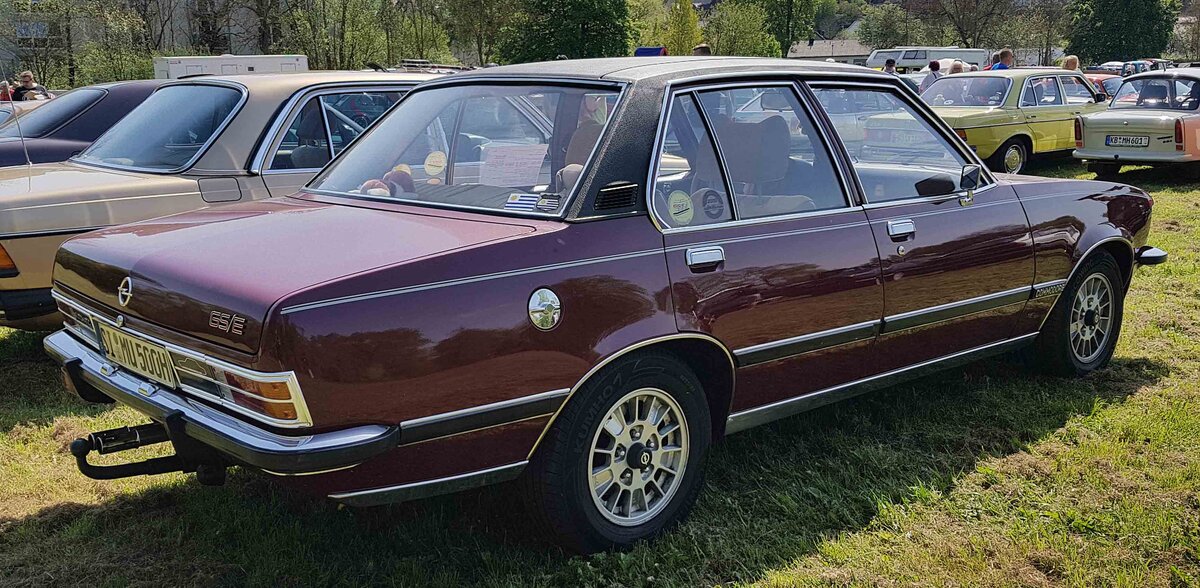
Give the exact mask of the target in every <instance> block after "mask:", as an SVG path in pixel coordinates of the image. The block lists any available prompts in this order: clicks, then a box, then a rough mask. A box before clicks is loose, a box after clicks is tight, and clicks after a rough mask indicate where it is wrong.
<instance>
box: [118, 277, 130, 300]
mask: <svg viewBox="0 0 1200 588" xmlns="http://www.w3.org/2000/svg"><path fill="white" fill-rule="evenodd" d="M132 299H133V280H132V279H130V278H129V277H126V278H125V279H124V280H121V285H120V286H117V304H120V305H121V306H128V305H129V301H130V300H132Z"/></svg>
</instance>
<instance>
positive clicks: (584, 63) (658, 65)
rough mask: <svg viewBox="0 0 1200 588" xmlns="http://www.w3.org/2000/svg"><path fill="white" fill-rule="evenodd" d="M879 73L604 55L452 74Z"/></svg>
mask: <svg viewBox="0 0 1200 588" xmlns="http://www.w3.org/2000/svg"><path fill="white" fill-rule="evenodd" d="M756 71H761V72H767V71H776V72H795V73H813V74H822V73H854V74H864V75H887V74H881V73H880V72H877V71H875V70H871V69H868V68H865V67H862V66H857V65H848V64H844V63H829V62H825V61H807V60H798V59H773V58H765V57H694V56H682V57H605V58H597V59H564V60H558V61H540V62H535V63H522V64H518V65H505V66H500V67H491V68H486V69H477V70H473V71H470V72H464V73H460V74H455V76H454V78H455V79H461V78H470V77H510V76H511V77H553V78H571V79H583V80H609V81H625V82H636V81H641V80H646V79H650V78H665V79H677V78H691V77H699V76H705V75H715V74H722V73H729V74H732V73H751V72H756Z"/></svg>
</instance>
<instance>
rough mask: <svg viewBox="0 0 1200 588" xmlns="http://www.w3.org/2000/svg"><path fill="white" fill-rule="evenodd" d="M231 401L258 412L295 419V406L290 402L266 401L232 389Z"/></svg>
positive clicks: (285, 419)
mask: <svg viewBox="0 0 1200 588" xmlns="http://www.w3.org/2000/svg"><path fill="white" fill-rule="evenodd" d="M233 401H234V402H235V403H237V404H238V405H239V406H244V407H246V408H249V409H250V410H253V411H254V412H257V413H259V414H264V415H267V416H269V417H271V418H275V419H280V420H284V421H294V420H296V406H295V405H293V404H292V403H290V402H267V401H265V400H260V399H258V398H252V397H250V396H246V395H245V394H241V393H239V392H238V391H237V390H234V391H233Z"/></svg>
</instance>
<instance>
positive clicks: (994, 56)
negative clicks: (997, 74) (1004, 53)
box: [983, 51, 1000, 71]
mask: <svg viewBox="0 0 1200 588" xmlns="http://www.w3.org/2000/svg"><path fill="white" fill-rule="evenodd" d="M997 63H1000V52H999V51H997V52H995V53H992V58H991V59H990V60H988V64H987V67H985V68H983V71H990V70H992V69H995V67H996V64H997Z"/></svg>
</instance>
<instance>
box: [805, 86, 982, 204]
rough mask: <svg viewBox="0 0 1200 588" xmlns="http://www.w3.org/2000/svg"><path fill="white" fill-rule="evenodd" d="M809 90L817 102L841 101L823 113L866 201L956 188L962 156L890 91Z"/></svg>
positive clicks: (934, 194) (927, 194)
mask: <svg viewBox="0 0 1200 588" xmlns="http://www.w3.org/2000/svg"><path fill="white" fill-rule="evenodd" d="M813 91H814V92H815V93H816V94H817V97H818V100H819V102H820V103H821V104H822V105H825V104H832V103H836V104H840V105H846V106H845V107H844V108H842V109H840V110H837V111H830V112H829V118H830V119H831V120H832V122H833V126H834V129H835V130H836V131H837V134H838V136H839V137H840V138H841V139H842V143H843V144H844V145H845V146H846V151H847V152H848V153H849V155H850V157H851V159H852V160H853V162H854V172H855V173H856V174H857V175H858V179H859V182H860V183H861V184H862V187H863V191H864V193H865V195H866V198H867V201H868V202H871V203H878V202H890V201H895V200H906V199H909V198H919V197H927V196H942V195H947V194H952V193H955V192H957V191H958V190H959V180H960V178H961V176H962V167H963V165H965V164H966V163H967V162H966V160H965V159H964V158H963V157H962V155H960V154H959V153H958V151H956V150H955V149H954V147H953V146H951V144H950V142H949V141H948V140H947V139H946V138H945V137H944V136H943V135H942V134H941V133H940V132H938V130H937V129H936V128H934V127H933V126H932V125H931V124H930V123H929V121H928V120H927V119H926V118H925V115H923V114H922V113H920V112H918V111H916V110H915V109H914V108H913V107H912V106H911V105H909V104H908V103H907V102H905V101H904V100H902V99H901V98H900V97H899V96H897V95H896V94H895V93H893V92H892V91H890V90H885V89H857V88H855V89H843V88H814V90H813ZM858 105H862V106H858ZM866 105H872V107H868V106H866ZM881 107H882V109H880V108H881Z"/></svg>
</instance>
